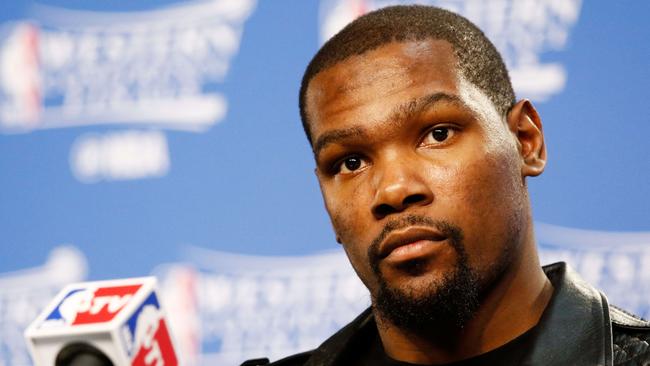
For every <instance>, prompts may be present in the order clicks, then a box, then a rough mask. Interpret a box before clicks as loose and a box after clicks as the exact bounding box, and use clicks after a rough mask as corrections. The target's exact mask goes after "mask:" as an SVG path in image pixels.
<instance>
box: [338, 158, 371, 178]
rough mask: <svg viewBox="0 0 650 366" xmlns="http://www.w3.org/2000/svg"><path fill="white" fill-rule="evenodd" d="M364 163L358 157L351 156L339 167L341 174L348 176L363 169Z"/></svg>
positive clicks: (342, 161)
mask: <svg viewBox="0 0 650 366" xmlns="http://www.w3.org/2000/svg"><path fill="white" fill-rule="evenodd" d="M364 164H365V163H364V161H363V159H361V158H360V157H358V156H350V157H347V158H345V159H343V160H341V162H340V165H339V169H338V170H339V173H341V174H347V173H352V172H354V171H356V170H359V169H361V168H362V167H363V166H364Z"/></svg>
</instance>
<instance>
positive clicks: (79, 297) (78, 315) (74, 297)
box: [44, 285, 142, 325]
mask: <svg viewBox="0 0 650 366" xmlns="http://www.w3.org/2000/svg"><path fill="white" fill-rule="evenodd" d="M140 287H142V285H129V286H111V287H98V288H85V289H74V290H71V291H70V292H68V293H67V294H66V295H65V297H64V298H63V300H61V302H60V303H59V305H57V307H56V308H55V309H54V310H53V311H52V312H51V313H50V315H48V316H47V318H46V319H45V322H44V324H48V323H50V324H51V323H54V322H57V323H63V324H65V325H81V324H98V323H106V322H110V321H111V320H113V318H115V316H116V315H117V314H118V313H119V312H120V311H121V310H122V309H124V307H125V306H126V304H128V303H129V301H130V300H131V298H132V297H133V295H134V294H135V293H136V292H138V290H139V289H140Z"/></svg>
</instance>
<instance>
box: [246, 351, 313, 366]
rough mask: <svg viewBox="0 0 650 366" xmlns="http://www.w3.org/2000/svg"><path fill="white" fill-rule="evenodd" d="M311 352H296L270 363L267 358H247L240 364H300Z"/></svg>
mask: <svg viewBox="0 0 650 366" xmlns="http://www.w3.org/2000/svg"><path fill="white" fill-rule="evenodd" d="M312 352H313V351H307V352H302V353H297V354H295V355H291V356H288V357H285V358H283V359H281V360H278V361H275V362H273V363H270V362H269V359H268V358H257V359H254V360H248V361H246V362H244V363H242V364H241V366H302V365H304V364H305V363H306V362H307V360H308V359H309V357H311V354H312Z"/></svg>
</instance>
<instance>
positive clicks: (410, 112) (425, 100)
mask: <svg viewBox="0 0 650 366" xmlns="http://www.w3.org/2000/svg"><path fill="white" fill-rule="evenodd" d="M440 102H447V103H451V104H455V105H458V106H461V107H465V108H467V105H466V104H465V103H464V102H463V101H462V99H461V98H460V97H459V96H457V95H454V94H448V93H443V92H439V93H433V94H429V95H425V96H423V97H420V98H417V99H413V100H411V101H409V102H406V103H404V104H401V105H398V106H397V107H396V108H395V110H394V111H393V112H392V113H391V115H390V118H389V119H388V120H387V121H385V122H384V123H385V124H393V123H398V124H401V123H403V122H404V121H405V120H408V119H409V117H411V116H414V115H417V114H418V113H422V112H423V111H424V110H426V109H429V108H433V106H434V105H436V104H437V103H440ZM384 123H382V124H384ZM364 135H366V132H365V130H364V129H363V128H361V127H358V126H353V127H350V128H344V129H338V130H331V131H327V132H325V133H323V134H322V135H320V136H319V137H318V138H317V139H316V141H315V142H314V147H313V150H314V157H316V158H318V154H319V153H320V152H321V150H323V148H325V146H327V145H329V144H331V143H335V142H338V141H341V140H344V139H347V138H350V137H358V136H361V137H363V136H364Z"/></svg>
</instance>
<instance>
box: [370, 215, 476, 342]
mask: <svg viewBox="0 0 650 366" xmlns="http://www.w3.org/2000/svg"><path fill="white" fill-rule="evenodd" d="M412 225H424V226H430V227H433V228H435V229H436V230H438V231H440V233H442V234H443V235H444V236H445V237H446V238H447V242H448V243H450V245H451V246H452V248H453V249H454V251H455V252H456V255H457V264H456V266H455V268H454V270H453V271H452V272H451V273H448V274H446V275H445V276H444V277H443V278H442V279H441V280H439V281H432V282H430V283H428V284H426V285H425V286H424V287H423V288H422V287H420V288H405V289H403V288H394V287H391V286H390V285H389V284H388V283H387V282H386V280H385V278H384V276H383V275H382V273H381V271H380V269H379V262H380V260H381V258H380V257H379V244H380V243H381V241H383V239H384V238H385V237H386V235H388V233H390V232H391V231H393V230H396V229H400V228H404V227H408V226H412ZM368 258H369V260H370V265H371V267H372V269H373V271H374V273H375V275H376V276H377V279H378V283H379V287H378V290H377V291H376V293H375V294H373V306H374V309H375V311H376V312H378V314H377V315H379V316H380V317H381V318H382V319H385V320H387V321H388V322H389V323H391V324H392V325H394V326H396V327H398V328H400V329H403V330H405V331H409V332H412V333H415V334H421V335H433V334H436V333H439V334H440V332H443V333H444V332H449V331H458V330H461V329H462V328H463V327H464V325H465V324H466V322H467V321H468V320H469V319H471V318H472V317H473V315H474V313H475V312H476V310H477V309H478V307H479V304H480V299H479V296H480V285H479V276H478V275H477V274H476V273H475V272H474V271H473V270H472V269H471V268H470V267H469V263H468V258H467V253H466V251H465V246H464V244H463V233H462V230H461V229H460V228H459V227H457V226H455V225H452V224H450V223H448V222H445V221H434V220H432V219H430V218H428V217H423V216H415V215H409V216H406V217H404V218H403V219H402V220H399V221H393V222H390V223H389V224H388V225H386V227H385V228H384V230H383V231H382V233H381V234H380V235H379V236H378V237H377V238H376V239H375V240H374V241H373V243H372V245H371V246H370V247H369V248H368ZM424 264H426V263H422V262H421V261H418V260H414V261H409V262H406V263H404V265H402V266H401V268H400V269H402V270H404V271H405V272H407V273H408V274H409V275H413V276H417V275H420V274H422V272H423V271H424V270H425V268H424V267H426V266H424Z"/></svg>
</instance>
